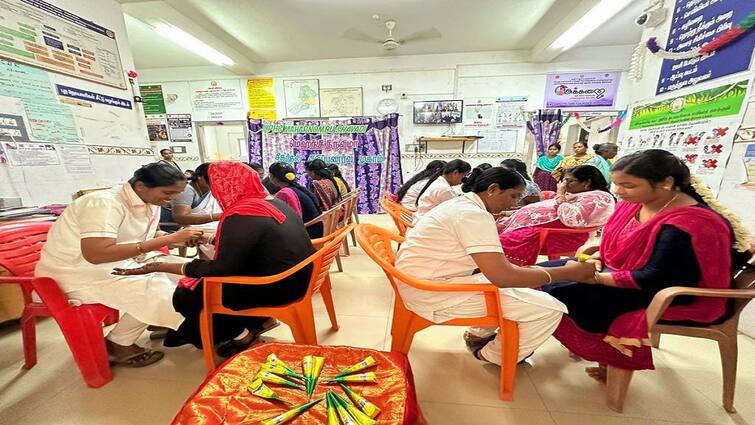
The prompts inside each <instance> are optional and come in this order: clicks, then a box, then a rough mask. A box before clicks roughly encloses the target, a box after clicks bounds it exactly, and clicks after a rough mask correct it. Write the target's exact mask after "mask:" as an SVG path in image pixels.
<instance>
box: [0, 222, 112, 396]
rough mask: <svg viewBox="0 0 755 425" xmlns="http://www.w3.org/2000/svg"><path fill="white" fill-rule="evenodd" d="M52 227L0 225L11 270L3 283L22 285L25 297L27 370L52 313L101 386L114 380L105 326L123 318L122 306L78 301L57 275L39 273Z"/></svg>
mask: <svg viewBox="0 0 755 425" xmlns="http://www.w3.org/2000/svg"><path fill="white" fill-rule="evenodd" d="M51 226H52V223H51V222H28V223H18V224H7V225H2V226H0V267H2V268H4V269H6V270H7V271H8V272H9V273H10V274H11V276H2V277H0V284H17V285H20V286H21V292H22V294H23V297H24V310H23V313H22V315H21V335H22V337H23V341H24V369H27V370H28V369H31V368H32V367H34V365H36V364H37V336H36V329H35V327H36V320H37V318H38V317H52V318H54V319H55V322H57V324H58V327H59V328H60V330H61V332H62V333H63V336H64V337H65V340H66V343H68V348H69V349H70V350H71V354H72V355H73V359H74V361H75V362H76V365H77V366H78V368H79V371H80V372H81V375H82V377H83V378H84V382H86V384H87V385H88V386H90V387H92V388H98V387H101V386H103V385H105V384H107V383H108V382H110V381H111V380H112V379H113V375H112V374H111V372H110V364H109V362H108V355H107V349H106V348H105V337H104V336H103V335H102V326H103V324H104V325H110V324H113V323H115V322H117V321H118V310H114V309H112V308H110V307H106V306H104V305H102V304H84V305H80V306H72V305H70V304H69V303H68V298H67V297H66V296H65V294H64V293H63V291H61V290H60V287H59V286H58V284H57V283H55V281H54V280H53V279H51V278H49V277H36V276H34V269H35V267H36V266H37V262H39V257H40V253H41V251H42V247H43V246H44V244H45V242H46V241H47V232H48V231H49V230H50V227H51ZM32 292H36V293H37V295H39V297H40V298H41V299H42V302H35V301H34V300H33V299H32V296H31V294H32Z"/></svg>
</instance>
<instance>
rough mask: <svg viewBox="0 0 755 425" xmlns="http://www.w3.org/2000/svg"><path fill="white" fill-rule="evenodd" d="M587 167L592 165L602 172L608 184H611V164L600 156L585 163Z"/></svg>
mask: <svg viewBox="0 0 755 425" xmlns="http://www.w3.org/2000/svg"><path fill="white" fill-rule="evenodd" d="M585 165H592V166H593V167H595V168H597V169H598V170H600V173H601V174H603V177H605V178H606V183H608V184H609V185H610V184H611V163H610V162H608V160H606V159H605V158H603V157H602V156H600V155H595V157H594V158H592V159H591V160H589V161H587V162H585Z"/></svg>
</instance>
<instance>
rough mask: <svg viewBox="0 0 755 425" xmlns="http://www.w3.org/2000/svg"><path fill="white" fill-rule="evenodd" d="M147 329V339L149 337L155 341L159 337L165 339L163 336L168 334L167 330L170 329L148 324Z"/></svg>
mask: <svg viewBox="0 0 755 425" xmlns="http://www.w3.org/2000/svg"><path fill="white" fill-rule="evenodd" d="M147 330H148V331H150V333H149V339H151V340H152V341H157V340H160V339H165V337H166V336H168V331H170V328H166V327H163V326H149V327H147Z"/></svg>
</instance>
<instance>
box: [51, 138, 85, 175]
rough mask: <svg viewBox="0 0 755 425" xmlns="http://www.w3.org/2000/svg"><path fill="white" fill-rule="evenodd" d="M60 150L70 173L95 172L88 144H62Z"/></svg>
mask: <svg viewBox="0 0 755 425" xmlns="http://www.w3.org/2000/svg"><path fill="white" fill-rule="evenodd" d="M58 150H59V151H60V158H61V160H62V161H63V165H65V167H66V172H67V173H68V174H94V168H92V158H91V156H90V154H89V149H87V147H86V146H72V145H60V146H58Z"/></svg>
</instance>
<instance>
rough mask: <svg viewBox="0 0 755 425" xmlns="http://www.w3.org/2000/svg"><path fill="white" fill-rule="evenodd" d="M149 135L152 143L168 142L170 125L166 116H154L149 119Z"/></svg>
mask: <svg viewBox="0 0 755 425" xmlns="http://www.w3.org/2000/svg"><path fill="white" fill-rule="evenodd" d="M146 121H147V134H148V135H149V141H150V142H167V141H168V125H167V122H166V120H165V115H152V116H149V117H147V119H146Z"/></svg>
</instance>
